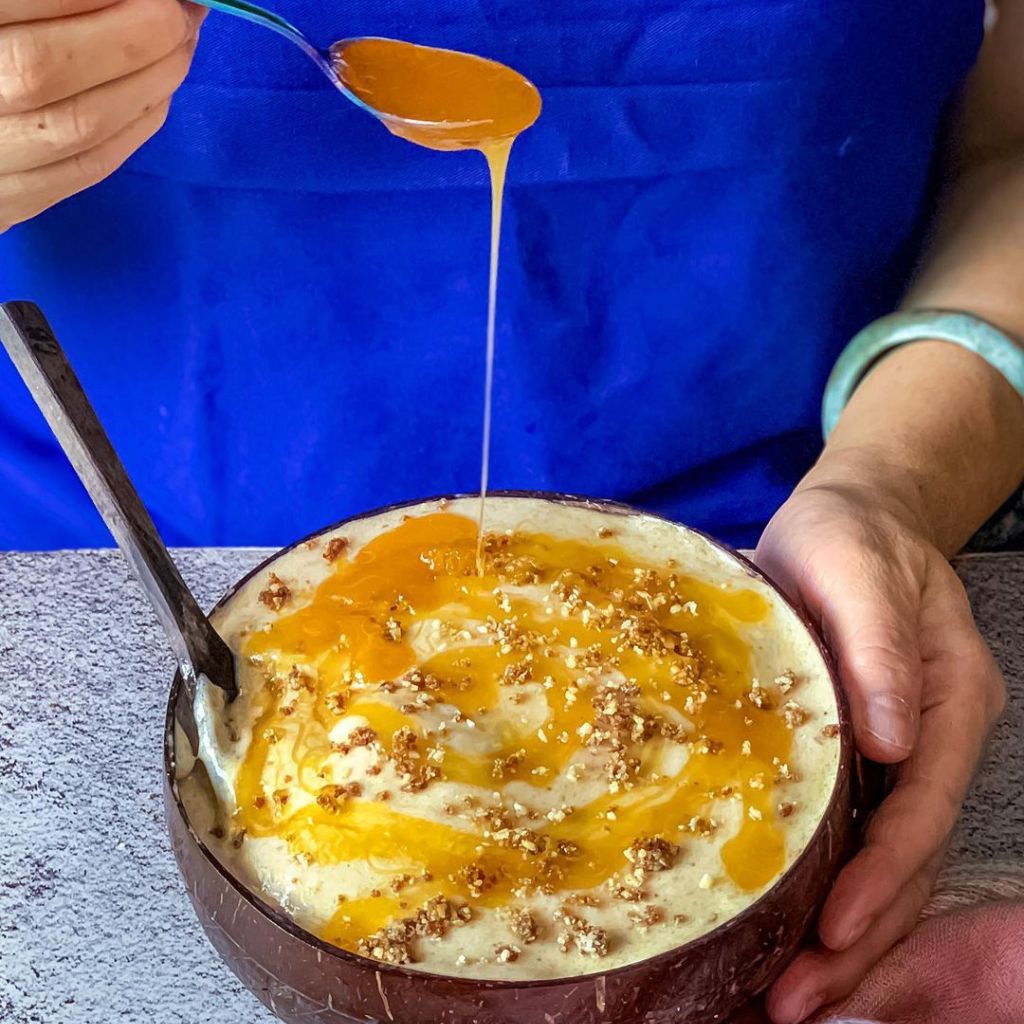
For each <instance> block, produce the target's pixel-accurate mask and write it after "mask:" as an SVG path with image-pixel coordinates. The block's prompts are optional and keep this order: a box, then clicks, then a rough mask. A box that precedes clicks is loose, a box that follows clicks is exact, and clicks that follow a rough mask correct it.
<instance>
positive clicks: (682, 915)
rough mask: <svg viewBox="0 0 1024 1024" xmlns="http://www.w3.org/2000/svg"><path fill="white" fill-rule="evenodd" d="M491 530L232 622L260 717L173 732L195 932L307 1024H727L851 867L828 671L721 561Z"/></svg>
mask: <svg viewBox="0 0 1024 1024" xmlns="http://www.w3.org/2000/svg"><path fill="white" fill-rule="evenodd" d="M478 507H479V498H471V497H470V498H452V499H436V500H431V501H424V502H419V503H415V504H409V505H405V506H401V507H395V508H390V509H386V510H383V511H380V512H374V513H369V514H367V515H364V516H361V517H357V518H355V519H352V520H349V521H347V522H345V523H342V524H340V525H338V526H334V527H331V528H329V529H326V530H324V531H322V532H321V533H319V534H316V535H314V536H313V537H311V538H309V539H307V540H305V541H302V542H299V543H298V544H296V545H294V546H293V547H291V548H288V549H286V550H285V551H283V552H281V553H279V554H277V555H275V556H274V557H273V558H271V559H269V560H268V561H266V562H265V563H263V565H261V566H260V567H259V568H258V569H256V570H254V572H252V573H251V574H250V575H249V576H248V577H247V578H246V579H244V580H243V581H242V582H241V583H239V584H238V585H237V586H236V587H235V588H234V589H233V590H232V591H231V592H230V593H229V594H228V595H227V596H226V597H225V598H224V599H223V600H222V601H221V602H220V604H219V605H218V606H217V608H216V609H215V610H214V612H213V613H212V616H211V618H212V620H213V622H214V623H215V625H216V626H217V628H218V631H219V632H220V633H221V635H222V636H223V637H224V639H225V640H226V641H227V643H228V645H229V646H230V647H231V648H232V650H233V651H234V653H235V659H236V667H237V675H238V683H239V696H238V697H237V698H236V699H235V700H234V701H233V702H232V703H230V704H228V705H225V702H224V699H223V693H222V691H219V690H215V689H214V688H213V687H210V686H204V685H202V684H201V685H200V687H199V692H198V695H197V699H196V702H195V705H194V707H191V708H186V707H183V706H181V705H179V701H184V699H185V698H184V697H183V692H182V690H181V687H180V680H175V683H174V685H173V687H172V690H171V697H170V703H169V706H168V715H167V724H166V735H165V760H166V805H167V818H168V823H169V828H170V832H171V838H172V844H173V848H174V852H175V856H176V858H177V861H178V864H179V867H180V869H181V872H182V875H183V877H184V879H185V881H186V884H187V888H188V891H189V895H190V897H191V899H192V902H193V905H194V907H195V910H196V913H197V915H198V917H199V919H200V922H201V923H202V925H203V927H204V929H205V930H206V933H207V935H208V937H209V938H210V941H211V942H212V943H213V945H214V946H215V947H216V948H217V950H218V951H219V952H220V953H221V955H222V956H223V957H224V959H225V960H226V962H227V963H228V964H229V966H230V967H231V968H232V970H234V971H235V973H236V974H237V975H238V976H239V977H240V978H241V979H242V981H243V982H244V983H245V984H246V985H247V986H248V987H249V988H250V989H251V990H252V991H253V992H254V993H255V994H256V995H257V996H258V997H259V998H260V999H261V1000H262V1001H263V1002H264V1003H265V1004H266V1005H267V1006H268V1007H269V1008H270V1009H271V1010H272V1011H273V1012H274V1013H276V1014H277V1015H278V1016H279V1017H280V1018H281V1019H283V1020H285V1021H289V1022H296V1024H298V1022H300V1021H302V1022H324V1024H326V1022H343V1021H344V1022H349V1021H395V1022H398V1024H439V1022H442V1021H447V1022H451V1024H513V1022H515V1024H570V1022H571V1024H591V1022H593V1024H597V1022H608V1024H611V1022H616V1024H628V1022H633V1021H637V1022H639V1021H645V1022H651V1024H654V1022H661V1021H664V1022H666V1024H667V1022H669V1021H671V1022H673V1024H697V1022H701V1024H704V1022H708V1021H714V1020H724V1019H726V1018H728V1016H729V1015H730V1014H731V1013H733V1012H734V1011H735V1010H736V1009H737V1008H739V1007H740V1006H742V1005H744V1004H745V1003H746V1002H747V1001H748V1000H749V999H751V998H752V997H753V996H755V995H756V994H757V993H759V992H760V991H761V990H763V989H764V987H765V986H766V985H767V984H768V983H769V982H770V980H771V979H772V978H773V977H774V976H775V975H776V974H777V973H778V971H779V970H780V969H781V967H782V966H783V965H784V963H785V962H787V960H788V959H789V958H790V957H791V956H792V955H793V953H794V951H795V950H796V948H797V946H798V945H799V943H800V941H801V939H802V938H803V937H804V936H805V935H806V933H807V931H808V929H809V928H810V927H811V926H812V924H813V921H814V918H815V915H816V913H817V910H818V908H819V907H820V904H821V901H822V899H823V898H824V895H825V894H826V892H827V890H828V888H829V886H830V884H831V881H832V879H833V878H834V876H835V873H836V871H837V869H838V867H839V865H840V864H841V862H842V860H843V859H844V857H845V856H847V855H848V853H849V850H850V845H851V842H852V840H853V831H854V821H853V819H854V809H853V802H854V797H853V795H852V778H851V774H852V768H851V762H852V743H851V738H850V731H849V723H848V716H847V711H846V707H845V704H844V702H843V698H842V696H841V693H840V691H839V689H838V686H837V684H836V681H835V678H834V675H833V673H832V670H831V667H830V663H829V660H828V657H827V656H826V654H825V652H824V650H823V648H822V647H821V645H820V643H819V642H818V640H817V639H816V637H815V636H814V634H813V632H812V631H811V629H810V628H809V627H808V626H807V625H806V624H805V622H804V621H803V620H802V619H801V618H800V616H799V615H798V614H797V612H796V611H795V610H794V609H793V608H792V607H791V606H790V605H789V603H788V602H787V601H786V600H785V598H783V597H782V596H781V594H780V593H779V592H778V591H777V590H776V588H775V587H774V586H773V585H772V584H771V583H770V582H769V581H768V580H767V579H765V578H764V577H763V576H762V575H761V574H760V573H759V572H758V571H757V570H756V569H754V568H753V567H752V566H751V565H750V564H749V563H748V562H746V561H745V560H744V559H742V558H741V557H740V556H738V555H736V554H734V553H732V552H730V551H728V550H726V549H724V548H722V547H720V546H719V545H717V544H715V543H714V542H712V541H710V540H708V539H707V538H706V537H704V536H703V535H701V534H698V533H696V532H694V531H691V530H688V529H686V528H684V527H681V526H678V525H676V524H674V523H670V522H668V521H667V520H664V519H660V518H658V517H656V516H652V515H647V514H643V513H640V512H637V511H635V510H632V509H630V508H627V507H625V506H621V505H616V504H612V503H607V502H598V501H590V500H585V499H575V498H566V497H563V496H558V495H538V494H500V495H495V496H493V497H491V498H488V501H487V507H486V529H485V533H484V535H483V537H482V538H479V537H478V530H477V518H476V517H477V512H478ZM180 722H188V725H189V732H192V734H193V736H194V737H198V751H195V750H193V744H192V742H191V741H190V740H189V739H187V738H186V733H185V731H184V730H183V729H182V727H181V725H180V724H179V723H180ZM193 725H194V731H193ZM197 753H198V756H196V755H197Z"/></svg>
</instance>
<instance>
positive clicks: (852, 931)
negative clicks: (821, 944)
mask: <svg viewBox="0 0 1024 1024" xmlns="http://www.w3.org/2000/svg"><path fill="white" fill-rule="evenodd" d="M869 923H870V918H867V917H859V918H857V920H855V921H854V922H853V923H852V924H849V925H847V926H846V927H845V928H843V929H841V930H840V931H839V934H838V936H837V937H836V941H835V943H834V944H833V945H832V947H831V948H832V949H834V950H835V951H836V952H837V953H839V952H841V951H842V950H844V949H849V948H850V947H851V946H852V945H853V944H854V943H855V942H856V941H857V940H858V939H859V938H860V937H861V936H862V935H863V934H864V933H865V932H866V931H867V930H868V924H869Z"/></svg>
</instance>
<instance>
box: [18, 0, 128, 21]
mask: <svg viewBox="0 0 1024 1024" xmlns="http://www.w3.org/2000/svg"><path fill="white" fill-rule="evenodd" d="M120 2H121V0H0V25H15V24H17V23H19V22H23V21H47V20H49V19H50V18H69V17H72V16H73V15H75V14H88V13H89V12H90V11H98V10H100V8H102V7H110V6H111V5H113V4H116V3H120Z"/></svg>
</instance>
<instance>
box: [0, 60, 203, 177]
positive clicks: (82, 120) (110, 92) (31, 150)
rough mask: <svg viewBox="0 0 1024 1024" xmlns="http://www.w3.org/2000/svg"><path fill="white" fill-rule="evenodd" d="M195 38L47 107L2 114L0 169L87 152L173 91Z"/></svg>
mask: <svg viewBox="0 0 1024 1024" xmlns="http://www.w3.org/2000/svg"><path fill="white" fill-rule="evenodd" d="M193 51H194V47H193V45H192V43H191V42H190V43H186V44H184V45H182V46H179V47H178V49H177V50H175V51H174V52H173V53H171V54H169V55H168V56H167V57H164V58H163V60H160V61H157V63H156V64H152V65H150V66H149V67H148V68H143V70H142V71H136V72H135V74H133V75H128V76H127V77H126V78H121V79H118V80H117V81H116V82H108V83H107V84H106V85H100V86H97V87H96V88H95V89H90V90H89V91H88V92H85V93H81V94H80V95H78V96H72V97H71V99H68V100H62V101H61V102H60V103H55V104H53V105H52V106H49V107H45V108H44V109H43V110H39V111H32V112H30V113H27V114H9V115H8V116H7V117H0V174H14V173H16V172H18V171H29V170H32V169H33V168H36V167H45V166H47V165H48V164H52V163H57V162H58V161H60V160H64V159H66V158H67V157H69V156H75V155H76V154H78V153H85V152H87V151H88V150H90V149H92V148H94V147H95V146H98V145H99V144H100V143H102V142H106V141H107V139H109V138H111V137H112V136H114V135H116V134H117V133H118V132H119V131H120V130H121V129H122V128H124V127H125V125H129V124H133V123H134V122H135V121H137V120H138V119H139V118H140V117H142V116H143V115H144V114H145V113H146V112H147V111H150V110H153V109H154V108H155V107H158V106H159V105H160V104H161V103H162V102H163V101H164V100H167V99H169V98H170V97H171V95H172V94H173V93H174V91H175V90H176V89H177V88H178V86H179V85H181V83H182V81H183V80H184V78H185V75H186V74H187V73H188V68H189V64H190V63H191V60H192V54H193Z"/></svg>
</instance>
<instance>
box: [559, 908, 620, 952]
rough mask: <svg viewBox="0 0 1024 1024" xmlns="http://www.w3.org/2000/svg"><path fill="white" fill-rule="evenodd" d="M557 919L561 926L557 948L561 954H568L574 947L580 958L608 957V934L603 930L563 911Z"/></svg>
mask: <svg viewBox="0 0 1024 1024" xmlns="http://www.w3.org/2000/svg"><path fill="white" fill-rule="evenodd" d="M558 918H559V920H560V922H561V925H562V930H561V932H559V935H558V948H559V949H560V950H561V951H562V952H563V953H568V952H569V950H570V949H572V948H573V947H575V949H576V951H577V952H578V953H579V954H580V956H588V957H590V956H593V957H602V956H607V955H608V949H609V943H608V933H607V932H606V931H605V930H604V929H603V928H597V927H595V926H594V925H592V924H589V923H588V922H587V921H585V920H584V919H583V918H582V917H577V916H576V915H575V914H573V913H570V912H567V911H564V910H562V911H560V912H559V913H558Z"/></svg>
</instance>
